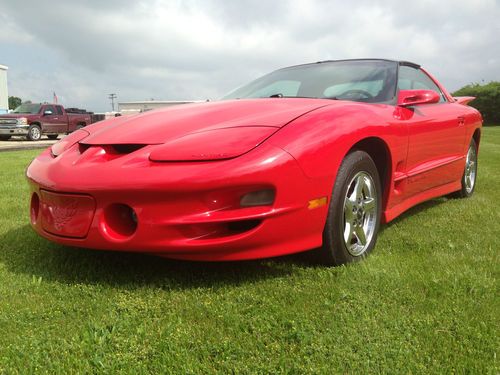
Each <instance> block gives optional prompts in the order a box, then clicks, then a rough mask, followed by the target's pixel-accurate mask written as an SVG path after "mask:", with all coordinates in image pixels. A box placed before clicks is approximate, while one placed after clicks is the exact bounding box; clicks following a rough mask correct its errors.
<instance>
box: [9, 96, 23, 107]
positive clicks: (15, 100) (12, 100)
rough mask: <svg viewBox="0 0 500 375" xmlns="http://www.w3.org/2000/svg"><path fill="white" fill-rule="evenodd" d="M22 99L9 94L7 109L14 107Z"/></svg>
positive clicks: (18, 104)
mask: <svg viewBox="0 0 500 375" xmlns="http://www.w3.org/2000/svg"><path fill="white" fill-rule="evenodd" d="M22 102H23V101H22V100H21V98H18V97H17V96H9V109H16V108H17V107H19V106H20V105H21V103H22Z"/></svg>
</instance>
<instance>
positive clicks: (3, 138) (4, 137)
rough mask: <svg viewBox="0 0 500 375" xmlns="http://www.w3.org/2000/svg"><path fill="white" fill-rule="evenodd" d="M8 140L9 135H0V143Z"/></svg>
mask: <svg viewBox="0 0 500 375" xmlns="http://www.w3.org/2000/svg"><path fill="white" fill-rule="evenodd" d="M9 139H10V135H0V141H8V140H9Z"/></svg>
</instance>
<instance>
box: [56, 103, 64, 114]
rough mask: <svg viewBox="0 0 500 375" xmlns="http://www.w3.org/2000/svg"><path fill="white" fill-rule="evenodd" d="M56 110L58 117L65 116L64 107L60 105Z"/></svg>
mask: <svg viewBox="0 0 500 375" xmlns="http://www.w3.org/2000/svg"><path fill="white" fill-rule="evenodd" d="M56 110H57V114H58V115H62V114H63V110H62V107H61V106H60V105H58V106H56Z"/></svg>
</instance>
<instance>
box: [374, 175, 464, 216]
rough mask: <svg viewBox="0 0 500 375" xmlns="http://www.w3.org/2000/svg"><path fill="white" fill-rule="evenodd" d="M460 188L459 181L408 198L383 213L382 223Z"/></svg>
mask: <svg viewBox="0 0 500 375" xmlns="http://www.w3.org/2000/svg"><path fill="white" fill-rule="evenodd" d="M461 187H462V185H461V181H460V180H459V181H455V182H452V183H449V184H446V185H441V186H437V187H435V188H432V189H429V190H426V191H423V192H421V193H419V194H417V195H414V196H412V197H411V198H408V199H406V200H404V201H403V202H401V203H399V204H398V205H396V206H394V207H392V208H390V209H388V210H386V211H384V214H383V219H384V222H386V223H388V222H389V221H391V220H393V219H395V218H396V217H398V216H399V215H401V214H402V213H403V212H405V211H406V210H408V209H410V208H411V207H413V206H416V205H417V204H419V203H422V202H425V201H428V200H429V199H433V198H437V197H441V196H443V195H447V194H450V193H453V192H455V191H458V190H460V189H461Z"/></svg>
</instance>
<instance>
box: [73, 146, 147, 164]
mask: <svg viewBox="0 0 500 375" xmlns="http://www.w3.org/2000/svg"><path fill="white" fill-rule="evenodd" d="M143 147H146V145H142V144H140V145H138V144H116V145H89V144H87V143H79V144H78V152H79V153H80V155H81V156H80V157H79V158H78V161H77V163H81V162H82V161H85V162H102V161H111V160H114V159H117V158H119V157H121V156H124V155H128V154H131V153H133V152H135V151H138V150H140V149H141V148H143Z"/></svg>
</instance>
